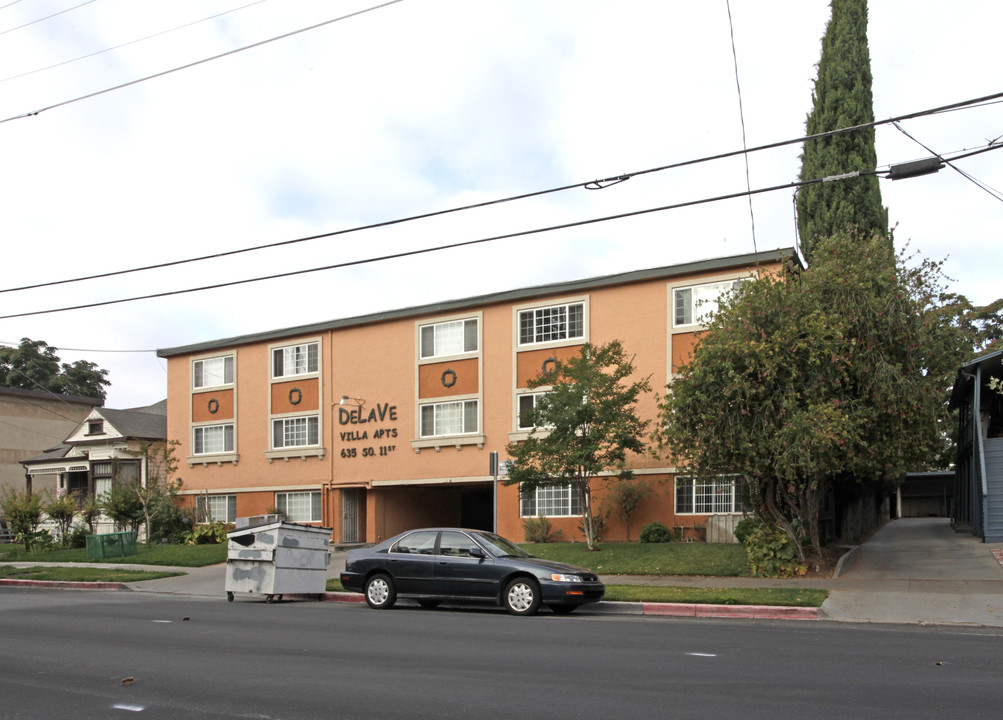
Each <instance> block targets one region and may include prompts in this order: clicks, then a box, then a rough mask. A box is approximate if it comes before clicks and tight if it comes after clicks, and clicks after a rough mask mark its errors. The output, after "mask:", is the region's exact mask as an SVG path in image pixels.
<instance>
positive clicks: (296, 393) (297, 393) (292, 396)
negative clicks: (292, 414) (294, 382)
mask: <svg viewBox="0 0 1003 720" xmlns="http://www.w3.org/2000/svg"><path fill="white" fill-rule="evenodd" d="M302 401H303V392H302V391H301V390H300V389H299V388H293V389H292V390H290V391H289V404H290V405H299V404H300V403H301V402H302Z"/></svg>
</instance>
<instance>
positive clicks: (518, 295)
mask: <svg viewBox="0 0 1003 720" xmlns="http://www.w3.org/2000/svg"><path fill="white" fill-rule="evenodd" d="M788 258H794V259H795V260H796V261H798V262H801V264H802V265H803V264H804V263H803V260H801V258H800V256H799V255H798V253H797V251H796V250H795V248H793V247H787V248H777V249H775V250H763V251H762V252H758V253H746V254H744V255H732V256H730V257H723V258H713V259H710V260H698V261H696V262H689V263H682V264H679V265H668V266H665V267H660V268H652V269H649V270H634V271H631V272H625V273H617V274H614V275H603V276H599V277H593V278H587V279H584V280H571V281H568V282H561V283H552V284H548V285H537V286H534V287H528V288H522V289H519V290H506V291H504V292H497V293H490V294H487V295H478V296H475V297H469V298H463V299H461V300H448V301H445V302H439V303H432V304H429V305H417V306H414V307H408V308H402V309H400V310H388V311H386V312H380V313H372V314H369V315H358V316H356V317H351V318H344V319H341V320H328V321H325V322H320V323H314V324H311V325H300V326H298V327H289V328H282V329H279V330H270V331H266V332H261V333H255V334H251V335H238V336H235V337H230V338H224V339H221V340H210V341H208V342H202V343H195V344H193V345H182V346H179V347H173V348H163V349H160V350H157V356H158V357H173V356H177V355H188V354H191V353H200V352H206V351H211V350H219V349H222V348H230V347H234V346H237V345H249V344H251V343H259V342H268V341H271V340H279V339H282V338H288V337H293V336H296V335H311V334H314V333H318V332H324V331H326V330H336V329H338V328H346V327H355V326H360V325H372V324H375V323H380V322H386V321H388V320H400V319H402V318H411V317H421V316H423V315H431V314H442V313H447V312H457V311H462V310H467V309H469V308H473V307H482V306H485V305H494V304H497V303H502V302H514V301H524V300H529V299H532V298H536V297H542V296H547V295H556V294H564V293H573V292H582V291H584V290H597V289H600V288H604V287H611V286H616V285H627V284H630V283H638V282H645V281H648V280H658V279H666V278H671V277H679V276H684V275H694V274H697V273H706V272H713V271H715V270H727V269H729V268H736V267H743V266H749V265H754V264H756V263H763V262H778V261H780V260H785V259H788Z"/></svg>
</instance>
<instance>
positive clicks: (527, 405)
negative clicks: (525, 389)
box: [517, 392, 547, 430]
mask: <svg viewBox="0 0 1003 720" xmlns="http://www.w3.org/2000/svg"><path fill="white" fill-rule="evenodd" d="M546 394H547V393H545V392H535V393H523V394H521V395H519V396H518V403H519V406H518V412H519V417H518V422H517V425H518V428H519V429H520V430H532V429H533V428H535V427H536V424H535V423H534V422H533V410H534V409H535V408H536V403H537V402H538V401H539V400H540V398H542V397H543V396H544V395H546Z"/></svg>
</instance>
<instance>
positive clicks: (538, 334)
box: [157, 249, 794, 543]
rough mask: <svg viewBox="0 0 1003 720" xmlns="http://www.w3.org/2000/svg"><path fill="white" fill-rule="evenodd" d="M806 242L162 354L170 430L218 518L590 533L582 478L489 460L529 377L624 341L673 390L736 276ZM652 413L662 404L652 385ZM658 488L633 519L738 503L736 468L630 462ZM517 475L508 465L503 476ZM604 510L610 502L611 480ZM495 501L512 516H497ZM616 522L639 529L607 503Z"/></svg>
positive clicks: (518, 434)
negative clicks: (700, 471) (566, 479)
mask: <svg viewBox="0 0 1003 720" xmlns="http://www.w3.org/2000/svg"><path fill="white" fill-rule="evenodd" d="M793 256H794V250H793V249H782V250H774V251H770V252H762V253H758V254H747V255H741V256H735V257H727V258H717V259H712V260H705V261H700V262H692V263H687V264H681V265H675V266H670V267H663V268H657V269H651V270H642V271H636V272H629V273H622V274H617V275H610V276H605V277H598V278H591V279H587V280H580V281H573V282H564V283H559V284H552V285H544V286H539V287H532V288H526V289H521V290H512V291H508V292H500V293H495V294H490V295H483V296H479V297H472V298H467V299H463V300H455V301H449V302H443V303H437V304H432V305H425V306H421V307H412V308H407V309H402V310H397V311H391V312H384V313H379V314H373V315H366V316H361V317H353V318H347V319H342V320H332V321H330V322H323V323H317V324H312V325H305V326H300V327H291V328H285V329H281V330H275V331H271V332H262V333H257V334H252V335H244V336H240V337H232V338H227V339H223V340H216V341H211V342H203V343H198V344H194V345H188V346H184V347H175V348H168V349H162V350H159V351H158V353H157V354H158V355H159V356H160V357H163V358H166V359H167V366H168V392H167V395H168V408H167V432H168V437H169V438H170V439H172V440H177V441H178V442H179V443H180V445H179V447H178V455H179V460H180V467H179V471H178V473H177V474H178V476H179V477H181V478H182V480H183V494H184V495H186V496H188V498H189V499H190V500H194V502H195V504H196V505H198V506H200V507H201V508H203V509H204V510H206V511H207V512H208V513H209V515H211V517H213V518H214V519H218V520H225V521H232V520H234V519H235V518H237V517H249V516H256V515H262V514H266V513H268V512H269V511H272V510H274V509H276V508H277V509H279V510H280V511H282V512H284V513H285V516H286V519H288V520H290V521H294V522H302V523H311V524H318V525H323V526H327V527H332V528H333V529H334V531H333V536H332V540H333V541H334V542H338V543H355V542H368V543H374V542H379V541H380V540H383V539H385V538H388V537H391V536H393V535H394V534H396V533H398V532H400V531H403V530H406V529H409V528H414V527H421V526H428V525H451V526H464V527H471V528H483V529H491V528H492V526H493V525H494V524H495V517H494V515H495V512H497V530H498V532H499V533H501V534H503V535H506V536H508V537H511V538H514V539H516V540H521V539H522V538H523V534H524V531H523V520H524V519H525V518H527V517H538V516H547V517H549V518H550V519H551V521H552V523H553V527H554V529H555V530H560V535H559V536H558V538H557V539H563V540H580V539H581V533H580V531H579V530H578V529H577V527H578V523H579V517H578V515H579V512H580V509H579V507H578V502H577V499H576V498H574V497H572V493H571V492H570V491H569V490H568V489H567V488H549V489H540V490H537V491H536V492H535V493H533V494H531V495H529V496H527V497H520V492H519V488H518V487H515V486H505V485H503V484H501V483H499V485H498V487H497V499H495V485H494V482H493V477H492V475H491V473H490V470H489V466H490V462H489V456H490V454H491V453H492V452H497V453H499V456H500V457H501V458H502V460H504V459H505V458H506V453H505V447H506V445H507V444H508V443H509V442H511V441H518V440H519V439H520V438H524V437H526V436H527V435H528V433H529V431H530V429H531V428H528V427H525V426H524V424H523V423H522V422H521V421H520V418H525V417H526V414H525V412H524V411H525V409H527V408H529V407H532V405H533V403H534V402H535V398H536V397H537V393H538V392H539V391H533V390H530V389H529V388H528V387H527V384H528V381H529V380H530V379H531V378H534V377H536V376H537V375H538V374H539V373H540V371H541V370H542V369H543V368H546V367H548V366H549V365H550V364H551V363H553V362H555V361H556V360H561V359H563V358H566V357H568V356H570V355H573V354H576V353H577V352H578V351H579V349H580V347H581V345H582V344H583V343H585V342H592V343H596V344H599V343H606V342H609V341H610V340H613V339H617V340H619V341H620V342H621V343H622V344H623V346H624V348H625V349H626V351H627V352H628V354H630V355H633V356H634V364H635V367H636V372H637V375H638V377H645V376H650V377H651V384H652V387H653V388H655V389H662V388H664V386H665V384H666V383H667V382H668V381H669V379H670V377H671V374H672V372H673V369H674V368H676V367H678V366H679V364H680V363H681V362H683V361H684V360H685V359H686V358H687V357H688V356H689V354H690V352H691V350H692V348H693V345H694V342H695V340H696V336H697V334H698V332H699V331H700V330H701V329H702V325H701V324H700V321H701V318H702V317H703V316H704V314H705V313H706V312H707V311H709V310H711V309H713V308H714V307H715V301H716V299H717V298H718V297H719V296H720V295H721V294H722V293H725V292H728V291H729V290H731V289H732V288H733V287H734V286H735V284H736V283H737V282H741V281H742V280H744V279H747V278H750V277H755V276H756V275H757V274H759V273H764V272H775V271H776V270H777V269H778V268H779V267H780V265H781V263H782V262H783V260H784V259H785V258H791V257H793ZM638 413H639V415H640V416H641V417H644V418H650V419H654V418H655V417H656V415H657V407H656V398H655V396H654V393H652V394H649V395H647V396H644V397H642V399H641V402H640V403H639V406H638ZM630 465H631V467H632V468H633V470H634V471H635V474H636V475H637V476H638V477H640V478H643V479H645V480H646V481H648V482H651V483H652V485H653V488H654V492H653V493H652V494H651V495H650V496H649V497H648V498H647V499H646V500H645V502H644V503H643V504H642V506H641V507H640V508H639V509H638V511H637V512H636V514H635V515H634V516H632V517H631V527H632V535H634V537H635V539H636V532H637V530H636V529H634V528H640V527H641V526H642V525H643V524H644V523H648V522H651V521H653V520H659V521H661V522H663V523H665V524H666V525H667V526H669V527H689V528H693V527H696V528H701V527H704V526H705V523H707V521H708V519H712V516H729V515H731V516H733V515H734V514H735V513H737V512H738V511H739V499H738V498H737V497H736V494H737V493H736V490H735V486H734V481H733V480H732V479H731V478H710V479H705V480H697V479H694V478H686V477H676V473H675V470H674V468H673V467H671V465H670V464H668V461H666V460H664V459H659V458H656V457H654V456H651V455H635V456H633V457H631V458H630ZM503 479H504V478H503ZM593 492H594V495H593V497H594V500H593V502H594V505H595V506H597V507H601V506H602V504H603V496H604V493H603V489H602V482H599V483H598V487H594V490H593ZM495 507H497V511H495ZM607 522H608V525H607V530H606V533H605V535H604V537H605V539H608V540H623V539H626V538H625V529H624V523H623V522H622V520H621V519H620V518H618V517H617V515H616V513H612V514H610V516H609V518H608V521H607Z"/></svg>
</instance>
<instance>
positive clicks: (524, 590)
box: [503, 578, 540, 615]
mask: <svg viewBox="0 0 1003 720" xmlns="http://www.w3.org/2000/svg"><path fill="white" fill-rule="evenodd" d="M503 599H504V602H505V609H506V610H508V611H509V612H510V613H511V614H513V615H534V614H536V611H537V610H539V609H540V586H539V585H537V584H536V581H534V580H531V579H529V578H516V579H515V580H513V581H512V582H510V583H509V584H508V585H506V586H505V595H504V597H503Z"/></svg>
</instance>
